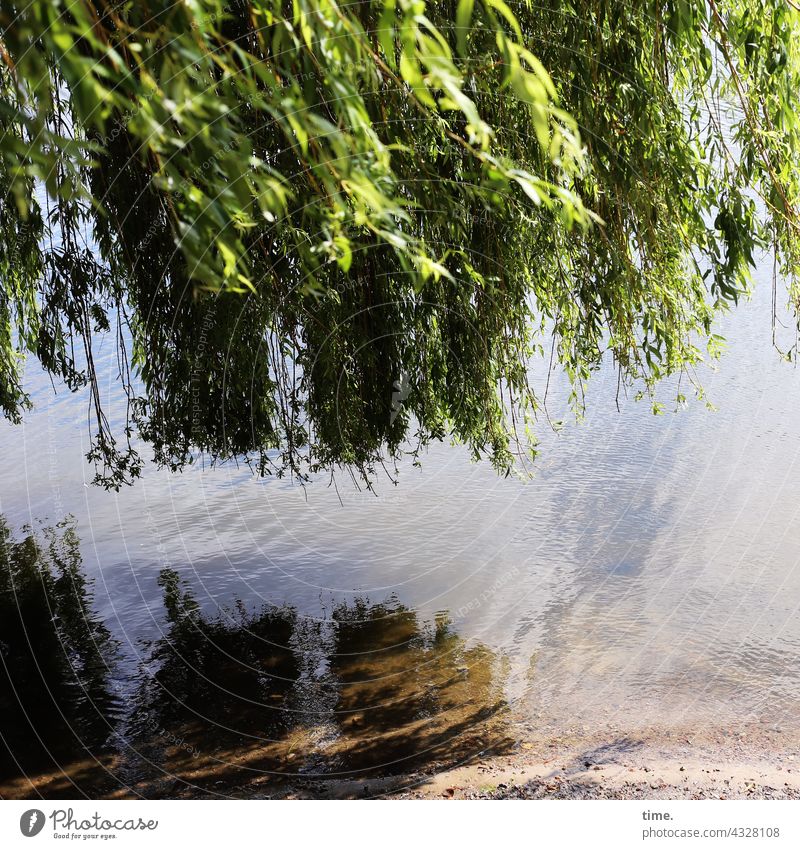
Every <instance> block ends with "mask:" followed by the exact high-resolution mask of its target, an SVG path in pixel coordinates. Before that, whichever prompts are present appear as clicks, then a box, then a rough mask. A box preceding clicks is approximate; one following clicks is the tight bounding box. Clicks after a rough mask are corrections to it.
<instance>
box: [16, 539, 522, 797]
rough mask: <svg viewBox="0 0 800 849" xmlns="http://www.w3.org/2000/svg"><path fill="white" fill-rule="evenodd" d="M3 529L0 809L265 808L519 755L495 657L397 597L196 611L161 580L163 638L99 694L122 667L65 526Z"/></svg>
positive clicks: (172, 583) (167, 574) (172, 582)
mask: <svg viewBox="0 0 800 849" xmlns="http://www.w3.org/2000/svg"><path fill="white" fill-rule="evenodd" d="M0 534H2V560H0V657H2V664H3V665H2V670H0V671H1V672H2V678H0V710H1V711H2V724H1V725H0V732H1V733H2V740H3V744H4V745H3V751H2V753H1V755H2V758H1V759H0V796H3V797H8V798H10V797H17V798H20V797H36V796H50V797H61V798H68V797H80V796H84V795H85V796H89V797H101V796H130V795H141V796H147V797H172V796H201V795H224V796H249V795H269V794H271V793H272V792H282V790H283V789H285V788H286V785H287V784H289V785H294V784H298V785H302V786H303V787H306V788H308V787H309V786H311V787H313V786H314V785H315V784H319V782H320V781H330V780H335V779H343V778H359V779H365V780H366V779H369V780H372V779H375V778H382V777H386V776H396V775H405V774H410V773H415V772H433V771H436V770H438V769H442V768H446V767H448V766H453V765H455V764H457V763H461V762H464V761H467V760H469V759H471V758H474V757H476V756H478V755H481V754H482V753H485V752H488V751H492V752H495V753H496V752H502V751H506V750H509V749H510V748H511V746H512V745H513V740H512V739H511V737H510V735H509V732H508V707H507V705H506V702H505V699H504V696H503V692H504V682H505V678H506V675H507V664H506V661H505V659H504V658H503V657H502V656H500V655H498V654H496V653H494V652H492V651H491V650H489V649H488V648H486V647H485V646H483V645H481V644H478V643H468V642H467V641H465V640H464V639H463V638H462V637H461V636H460V635H459V634H458V633H457V632H456V631H455V630H454V629H453V626H452V624H451V623H450V621H449V619H448V617H447V615H446V614H444V613H442V614H440V615H439V616H437V617H436V618H435V621H433V622H428V621H424V620H422V619H421V618H420V617H419V616H418V614H417V613H415V612H414V611H412V610H410V609H408V608H407V607H405V606H404V605H402V604H401V603H400V602H399V600H398V599H397V598H394V597H391V598H388V599H386V600H384V601H382V602H380V603H373V602H371V601H369V600H368V599H364V598H357V599H355V600H353V601H350V602H348V603H341V604H339V605H338V606H335V607H334V608H333V610H332V611H331V612H330V613H329V614H328V615H327V616H325V617H324V618H321V619H309V618H307V617H302V616H300V615H299V614H298V612H297V611H296V610H295V609H293V608H291V607H276V606H263V607H261V608H258V609H248V608H247V606H246V605H245V603H244V602H242V601H238V602H236V603H234V604H233V605H232V606H231V607H230V608H222V609H218V610H216V611H214V612H213V613H206V612H203V611H202V610H201V609H200V607H199V605H198V604H197V602H196V600H195V597H194V595H193V593H192V591H191V589H190V587H189V586H188V585H187V584H185V583H184V582H183V581H182V580H181V579H180V577H179V575H178V573H177V572H175V571H174V570H170V569H165V570H163V571H162V572H161V574H160V577H159V584H160V587H161V590H162V594H163V601H164V610H165V617H164V625H163V628H162V634H161V636H160V638H159V639H157V640H155V641H153V642H152V643H150V644H148V645H146V646H143V648H142V655H141V658H140V661H141V662H140V663H139V664H138V668H139V672H138V673H136V674H135V676H134V678H133V679H132V680H128V681H127V682H124V691H125V692H126V693H128V694H129V695H128V697H127V698H126V699H124V700H121V699H117V698H116V697H115V696H114V692H113V688H112V686H111V684H110V681H111V680H112V678H113V677H114V675H122V674H123V672H122V671H121V670H123V669H130V668H132V667H131V664H130V662H128V663H120V662H118V661H119V660H120V656H119V652H118V648H117V646H116V644H115V643H114V641H113V639H112V638H111V635H110V633H109V631H108V629H107V627H106V626H105V625H104V624H103V623H102V622H101V621H100V620H99V619H98V618H97V617H96V615H95V614H94V613H93V610H92V594H91V585H90V583H89V582H88V581H87V580H86V578H85V577H84V576H83V574H82V571H81V563H80V553H79V544H78V538H77V536H76V534H75V531H74V528H72V527H71V526H70V525H68V524H65V525H62V526H60V527H58V528H56V529H54V530H49V531H45V532H43V533H42V534H40V535H39V536H37V535H35V534H33V533H32V532H29V531H26V532H25V534H24V535H23V536H22V537H21V538H20V539H14V538H13V536H12V534H11V532H10V530H9V529H8V528H7V526H6V525H5V524H4V523H2V524H0ZM134 666H136V665H134ZM131 694H132V695H131ZM123 701H124V710H123V706H122V704H121V702H123Z"/></svg>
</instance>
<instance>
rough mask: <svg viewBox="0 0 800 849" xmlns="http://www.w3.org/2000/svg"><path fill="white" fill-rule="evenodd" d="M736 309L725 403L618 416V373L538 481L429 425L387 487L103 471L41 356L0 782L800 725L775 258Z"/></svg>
mask: <svg viewBox="0 0 800 849" xmlns="http://www.w3.org/2000/svg"><path fill="white" fill-rule="evenodd" d="M722 332H723V333H724V334H725V335H726V337H727V338H728V340H729V343H730V347H729V351H728V353H727V354H726V355H725V356H724V357H723V359H722V361H721V364H720V369H719V372H718V373H716V374H713V373H710V372H706V373H703V374H702V375H701V377H702V381H703V384H704V386H705V387H706V389H707V390H708V394H709V397H710V400H711V401H712V402H713V403H714V405H715V406H716V407H717V412H709V411H707V410H706V409H705V407H704V405H703V404H701V403H690V404H689V408H688V409H687V410H684V411H681V412H678V413H672V412H669V405H667V406H668V412H667V413H666V414H665V415H663V416H658V417H657V416H653V415H652V413H651V412H650V409H649V407H648V406H647V405H646V404H641V403H640V404H637V403H635V402H634V401H633V400H631V399H625V398H622V399H620V409H619V411H618V410H617V406H616V403H615V395H616V388H617V387H616V376H615V374H614V373H613V371H612V370H611V369H610V368H609V369H605V370H602V371H601V372H600V373H598V374H597V376H596V379H595V380H594V383H593V385H592V387H591V390H590V395H589V398H588V414H587V420H586V422H584V423H583V424H581V425H575V424H571V423H568V424H567V426H566V427H565V428H564V430H563V431H562V432H561V433H560V434H558V435H556V434H554V433H552V432H549V431H548V430H547V426H546V424H545V423H544V422H543V423H542V425H541V428H540V435H541V437H542V452H541V457H540V460H539V462H538V464H537V466H536V468H535V475H534V477H533V478H532V479H531V480H526V481H518V480H513V479H502V478H498V477H497V476H496V475H495V473H494V472H493V471H492V470H491V469H490V468H489V467H488V466H485V465H473V464H470V463H469V461H468V459H467V458H466V456H465V453H464V451H463V450H461V449H459V448H453V447H450V446H444V445H443V446H437V447H436V448H435V449H432V450H431V451H430V453H429V455H428V456H427V457H426V458H425V460H424V462H423V465H422V468H421V469H416V468H412V467H410V466H409V467H403V468H401V471H400V476H399V482H398V485H397V486H394V485H392V484H391V483H390V482H389V481H380V482H379V483H378V487H377V495H376V494H371V493H365V492H358V491H356V490H355V489H354V488H353V486H352V484H351V483H350V481H349V480H348V479H347V478H346V477H344V476H342V477H341V478H340V479H339V480H338V493H337V491H336V489H334V488H333V487H329V486H328V485H327V481H326V480H320V481H316V482H314V483H313V484H312V485H311V486H309V487H307V488H306V489H303V488H301V487H297V486H292V485H291V484H289V483H287V482H285V481H276V480H272V479H265V480H258V479H253V478H252V477H251V476H250V474H249V472H247V471H246V470H244V469H238V468H236V467H235V466H226V467H222V468H216V469H205V470H204V469H201V468H199V467H198V468H193V469H191V470H189V471H188V472H185V473H183V474H180V475H170V474H169V473H166V472H159V471H157V470H155V469H148V470H147V472H146V473H145V475H144V477H143V479H142V480H140V481H139V482H137V484H136V485H135V486H134V487H133V488H131V489H127V490H125V491H124V492H121V493H119V494H109V493H106V492H103V491H101V490H98V489H95V488H93V487H92V486H90V485H88V484H89V481H90V480H91V478H92V476H93V472H92V470H91V469H90V468H89V467H88V466H87V465H86V463H85V460H84V454H85V452H86V449H87V444H86V442H87V433H88V431H87V409H88V406H87V405H88V401H87V398H86V397H83V396H80V395H69V394H66V393H63V392H61V393H59V394H58V395H55V394H53V391H52V388H51V386H50V384H49V382H48V381H46V380H45V379H44V378H43V377H42V376H41V375H40V374H38V373H36V372H35V369H34V368H33V366H31V368H30V371H29V375H28V384H29V387H30V391H31V393H32V396H33V400H34V403H35V405H36V409H35V411H34V412H32V413H31V414H29V415H28V416H27V418H26V421H25V423H24V425H23V426H21V427H17V428H14V427H12V426H10V425H8V424H6V423H3V424H2V425H0V432H1V433H2V442H1V443H0V452H1V459H2V462H1V463H0V474H1V475H2V482H1V484H0V512H1V513H2V515H3V516H4V519H5V522H6V526H5V528H4V531H3V533H4V535H5V538H6V543H5V547H4V550H5V553H4V556H3V557H4V560H3V564H2V565H3V569H4V577H3V582H4V583H3V584H2V588H3V597H2V605H3V608H4V609H3V616H2V621H3V623H4V624H3V625H2V626H0V629H1V630H2V633H0V648H2V649H3V651H5V652H6V654H5V655H4V657H5V661H6V662H5V669H6V677H5V678H3V679H2V681H0V684H2V699H3V711H4V717H6V719H4V725H3V735H4V737H5V738H6V740H7V742H8V743H9V745H10V747H11V752H10V753H7V755H4V759H3V761H2V762H0V776H1V777H0V787H2V788H5V789H4V790H2V791H1V792H3V793H4V794H14V793H25V792H30V790H29V788H28V790H26V789H25V788H26V787H27V785H26V782H25V778H24V776H26V775H27V776H29V777H34V778H35V777H37V776H38V777H40V779H37V780H40V785H39V786H40V789H41V790H42V792H52V793H54V794H58V793H68V792H69V791H70V788H71V787H74V786H75V785H77V787H78V790H79V792H112V791H113V788H114V787H115V786H117V785H122V786H124V787H130V788H134V792H148V793H157V792H163V793H174V792H178V790H179V789H180V788H186V787H190V788H191V787H202V788H206V789H210V790H211V791H213V789H214V788H215V787H222V788H224V792H229V791H230V790H231V788H234V787H237V786H240V785H243V784H249V785H252V784H253V783H258V782H261V781H269V780H272V779H271V778H270V777H271V776H273V775H275V774H282V775H287V774H288V775H296V774H300V775H303V776H306V777H313V776H315V775H328V776H331V775H337V776H341V775H358V776H373V775H381V774H390V773H397V772H404V771H411V770H413V769H419V768H435V767H437V766H441V765H443V764H447V763H453V762H457V761H460V760H464V759H466V758H470V757H473V756H475V755H476V754H478V753H480V752H483V751H485V750H492V751H496V752H497V751H501V752H502V751H511V750H512V749H513V747H514V746H515V745H517V744H518V743H519V739H520V732H519V730H518V729H519V728H520V723H522V726H523V727H525V728H526V729H527V730H526V733H530V731H531V729H534V730H538V732H539V733H541V734H542V735H546V734H557V733H559V732H560V731H561V730H563V729H567V728H569V729H575V728H581V727H584V728H586V727H591V728H597V727H607V728H609V729H613V731H614V733H615V734H636V733H639V732H641V731H642V730H643V729H645V728H661V729H666V730H667V731H669V730H670V729H680V728H683V727H686V726H692V727H701V726H703V725H706V726H709V727H714V726H719V727H722V726H724V725H725V724H726V723H730V722H733V721H738V720H746V721H752V722H756V723H763V724H764V726H765V727H766V726H769V727H770V728H775V729H779V730H780V731H782V732H784V733H785V732H791V731H792V730H795V731H796V730H797V729H798V728H800V721H799V720H800V709H799V707H798V696H799V695H800V666H799V665H798V652H800V617H798V615H797V613H798V606H800V570H798V569H797V565H798V555H799V554H800V525H799V524H798V523H797V521H796V512H797V509H798V504H800V497H798V496H800V475H799V474H798V471H800V469H798V465H797V459H798V446H799V445H800V437H799V435H798V413H800V394H799V393H798V388H800V387H799V383H798V382H799V381H800V374H798V371H797V370H796V369H795V368H794V367H793V366H791V365H788V364H786V363H784V362H781V361H780V359H779V357H778V355H777V353H776V352H775V351H774V349H773V348H772V347H771V291H770V285H769V281H768V280H764V281H761V286H760V287H759V288H758V289H757V294H756V296H755V298H754V300H753V301H752V302H750V303H747V304H744V305H743V306H742V307H741V308H740V309H739V310H738V311H737V312H736V313H734V314H733V315H732V316H730V317H729V318H728V319H727V320H726V321H725V322H724V326H723V328H722ZM98 367H99V368H101V369H104V371H103V372H102V374H103V379H104V380H105V382H106V387H107V390H108V393H109V397H112V396H113V395H114V379H115V374H116V367H115V360H114V356H113V351H112V350H111V349H110V348H109V349H108V350H107V351H106V358H105V359H104V360H103V365H101V366H98ZM542 385H543V378H542ZM389 391H391V390H389ZM687 394H689V393H687ZM665 400H668V398H666V396H665ZM549 407H550V412H551V416H552V417H553V418H554V419H555V418H564V417H566V416H567V413H566V410H565V404H564V398H563V387H560V386H558V385H556V386H555V387H554V388H553V390H552V395H551V399H550V404H549ZM66 517H71V518H69V519H68V521H67V522H66V524H64V523H63V520H64V519H65V518H66ZM59 523H62V524H61V526H60V527H58V525H59ZM25 525H30V526H31V529H30V530H26V529H25V527H24V526H25ZM48 527H49V528H53V530H52V531H47V530H46V529H47V528H48ZM43 576H47V577H46V579H44V578H43ZM31 633H33V634H36V635H37V641H38V642H36V644H35V645H34V644H28V642H27V637H26V635H30V634H31ZM15 646H23V648H22V649H20V650H19V651H18V650H16V649H14V648H10V647H15ZM41 655H44V656H45V657H46V658H47V659H48V661H47V663H46V664H44V665H41V666H39V665H37V658H39V657H40V656H41ZM9 658H10V660H9ZM9 664H10V665H9ZM33 667H36V669H37V670H38V674H36V673H34V672H33V671H32V669H33ZM26 670H27V671H26ZM30 705H36V706H38V707H37V710H38V713H37V712H36V711H33V712H32V711H31V709H30ZM55 715H57V716H58V721H57V722H56V721H52V716H55ZM31 717H33V719H31ZM42 724H44V725H47V727H48V729H49V733H50V735H51V736H50V737H47V735H45V737H44V739H43V738H42V735H41V734H38V732H37V729H38V728H39V727H40V726H41V725H42ZM34 739H35V741H38V742H36V745H33V744H32V743H31V741H32V740H34ZM42 788H43V789H42ZM87 788H90V789H87ZM220 792H223V791H222V790H221V791H220Z"/></svg>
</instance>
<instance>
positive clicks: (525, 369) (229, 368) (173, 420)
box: [0, 0, 800, 486]
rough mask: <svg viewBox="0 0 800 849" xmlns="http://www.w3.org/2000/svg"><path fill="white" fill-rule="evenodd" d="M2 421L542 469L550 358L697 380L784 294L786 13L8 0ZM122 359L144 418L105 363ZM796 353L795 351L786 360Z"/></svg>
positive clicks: (642, 7) (792, 45)
mask: <svg viewBox="0 0 800 849" xmlns="http://www.w3.org/2000/svg"><path fill="white" fill-rule="evenodd" d="M0 9H1V10H2V12H1V13H0V26H1V27H2V35H1V36H0V56H1V57H2V62H0V115H1V118H2V128H3V132H2V138H0V183H1V184H2V185H1V186H0V196H1V197H0V230H2V240H1V243H0V274H2V289H0V334H1V338H0V373H1V375H2V377H0V404H1V405H2V408H3V411H4V413H5V415H6V416H7V417H9V418H11V419H12V420H19V418H20V416H21V415H22V413H23V411H24V409H25V406H26V404H27V403H28V401H27V398H26V395H25V392H24V387H23V385H22V383H23V382H22V380H21V377H20V374H21V362H22V358H23V357H24V356H25V355H26V354H27V355H28V356H32V357H35V358H37V359H38V360H39V362H40V363H41V364H42V366H43V367H44V368H45V369H46V370H47V371H48V372H49V373H51V374H52V375H53V376H54V378H55V379H57V380H58V381H61V382H63V383H64V384H66V385H67V386H68V387H69V388H70V389H78V388H80V387H84V386H87V385H88V387H89V393H90V397H91V404H92V411H93V414H94V421H95V422H96V427H93V449H92V452H91V457H92V458H93V459H94V460H95V461H96V462H97V464H98V480H100V481H103V482H105V483H106V484H110V485H115V486H116V485H119V484H120V483H121V482H123V481H127V480H130V478H132V477H134V476H135V475H136V474H137V473H138V471H139V469H140V467H141V460H140V457H139V454H138V453H137V450H136V449H137V446H141V445H142V444H143V443H142V442H141V441H140V440H143V441H144V443H149V444H150V445H151V446H152V448H153V450H154V454H155V459H156V460H157V461H158V462H159V463H162V464H165V465H168V466H170V467H172V468H180V467H182V466H183V465H185V464H186V463H189V462H192V460H193V459H194V458H195V457H197V456H199V455H200V454H201V453H204V454H208V455H211V456H212V457H214V458H226V457H232V456H236V457H247V458H248V459H249V460H250V461H251V462H252V463H253V464H254V465H255V466H256V467H257V468H258V469H259V470H260V471H261V472H270V471H276V472H278V473H284V472H289V473H291V474H294V475H301V476H302V475H307V474H308V473H309V472H312V471H315V470H319V469H331V468H334V467H336V466H339V465H344V466H349V467H351V468H355V469H358V470H359V471H360V472H361V473H363V474H364V475H365V476H367V477H369V474H370V472H371V470H373V469H374V467H375V464H376V463H379V462H382V461H383V460H384V459H386V458H389V459H391V458H395V457H397V456H399V455H400V454H402V453H403V452H405V451H410V452H412V453H413V452H416V451H419V449H420V448H421V447H422V446H424V445H425V444H426V443H428V442H429V441H430V440H432V439H440V438H446V437H448V436H449V437H451V438H453V439H456V440H458V441H460V442H463V443H466V444H467V445H468V446H469V448H470V449H471V451H472V453H473V454H474V455H475V456H476V457H481V456H488V457H489V458H490V459H491V461H492V462H493V463H494V464H496V465H497V466H498V468H500V469H508V468H509V467H511V466H512V465H513V464H514V462H515V457H516V456H517V448H518V447H519V446H522V447H523V448H524V450H535V449H533V448H532V446H533V445H534V444H535V440H534V438H533V434H532V433H531V427H532V425H533V423H534V422H535V419H536V415H537V410H539V409H540V407H541V404H542V397H541V392H539V393H538V394H537V392H536V391H535V389H536V388H535V387H533V386H532V385H531V382H530V380H529V366H530V363H531V360H532V358H535V357H537V356H544V357H547V358H549V359H551V360H552V363H553V367H554V368H560V369H562V370H563V371H565V372H566V373H567V375H568V376H569V379H570V380H571V381H572V385H573V387H574V397H575V400H576V403H577V404H580V398H581V394H582V389H583V385H584V383H585V381H586V380H587V379H588V377H589V375H590V373H591V372H592V370H593V369H594V368H596V366H597V365H598V364H599V362H600V361H601V359H602V358H603V357H609V358H613V361H614V362H615V363H616V365H617V367H618V369H619V375H620V381H621V382H622V383H624V384H625V385H637V386H638V387H639V388H640V389H641V390H643V391H644V392H645V393H651V392H652V390H653V387H654V386H655V384H656V383H657V382H658V381H659V380H660V379H661V378H663V377H665V376H666V375H670V374H675V373H682V374H685V375H686V376H687V377H688V378H689V379H691V380H693V379H694V378H693V375H694V370H695V368H696V366H697V364H698V363H699V362H700V361H701V360H702V359H703V358H704V357H705V356H707V355H708V351H709V349H710V352H711V353H712V354H713V353H714V351H715V348H716V346H717V344H718V337H717V336H715V334H714V332H713V328H714V325H713V321H714V318H715V315H716V313H718V312H719V311H720V310H721V309H724V308H726V307H727V306H728V305H730V304H732V303H735V302H736V301H737V299H738V298H739V297H740V295H741V294H742V293H744V292H746V291H747V288H748V285H749V272H750V269H751V267H752V265H753V258H754V255H755V254H756V253H757V252H758V251H760V250H762V249H770V250H772V251H773V253H774V259H775V267H776V273H779V274H780V275H782V276H784V277H785V279H786V280H788V283H789V292H790V304H791V303H796V302H797V297H798V290H797V287H796V283H795V280H796V273H797V270H798V249H797V240H796V238H795V236H796V233H797V228H798V217H797V203H798V187H799V185H800V179H799V175H798V165H797V163H798V162H800V159H798V157H799V156H800V138H798V127H797V119H796V111H795V103H794V100H793V99H794V95H795V93H796V92H797V91H800V57H799V56H798V50H799V49H800V38H799V37H798V36H800V31H799V30H800V20H799V18H800V13H798V11H797V10H796V9H795V6H794V4H793V3H792V2H789V0H640V2H636V3H620V2H618V0H563V2H555V0H541V2H537V3H535V4H534V3H533V2H531V0H527V2H514V3H512V2H511V0H508V3H506V2H503V0H457V2H456V0H437V2H435V3H433V2H432V3H426V2H424V0H360V2H350V3H338V2H335V0H294V2H287V0H233V2H223V0H180V2H171V0H137V2H135V3H130V2H122V0H19V2H10V0H2V2H0ZM104 334H110V335H112V336H113V337H114V338H115V339H116V343H117V346H118V358H119V365H120V380H121V381H122V383H123V385H124V387H125V390H126V392H127V396H128V415H127V420H126V421H123V423H122V425H120V426H119V427H117V426H116V425H115V424H114V421H113V420H112V419H110V418H108V417H107V415H106V411H105V410H104V409H103V405H102V402H101V394H100V391H99V388H98V376H97V371H96V368H95V365H94V357H93V348H94V347H95V346H96V344H97V339H98V338H99V337H102V336H103V335H104ZM790 353H791V352H790Z"/></svg>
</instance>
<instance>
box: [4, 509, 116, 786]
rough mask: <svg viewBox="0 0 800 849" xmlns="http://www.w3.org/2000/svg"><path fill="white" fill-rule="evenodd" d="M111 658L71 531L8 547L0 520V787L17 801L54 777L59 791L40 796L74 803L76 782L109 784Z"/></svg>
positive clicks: (28, 535)
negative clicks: (4, 784)
mask: <svg viewBox="0 0 800 849" xmlns="http://www.w3.org/2000/svg"><path fill="white" fill-rule="evenodd" d="M114 654H115V646H114V643H113V641H112V640H111V637H110V635H109V632H108V630H107V629H106V627H105V626H104V625H103V624H102V623H101V622H100V621H99V620H98V619H97V618H96V616H95V615H94V613H93V611H92V595H91V587H90V584H89V583H88V582H87V580H86V578H85V577H84V575H83V574H82V572H81V559H80V550H79V541H78V537H77V535H76V533H75V530H74V528H73V527H72V525H71V524H70V523H69V522H62V523H61V524H59V525H58V526H56V528H54V529H47V530H45V531H43V532H42V534H41V535H39V536H37V535H36V534H34V533H33V532H32V531H31V530H30V529H27V528H26V530H25V535H24V536H23V537H22V538H20V539H15V538H14V536H13V535H12V532H11V530H10V529H9V527H8V525H7V523H6V522H5V520H4V519H3V518H2V517H0V716H1V717H2V722H0V735H1V736H2V743H3V745H0V780H3V781H7V780H9V779H16V780H18V782H20V784H19V788H18V791H19V792H21V793H23V794H24V793H30V785H29V784H27V782H26V781H25V780H24V777H25V776H29V777H31V778H34V777H36V776H40V775H42V774H44V773H48V772H49V773H51V774H52V773H55V774H58V775H59V776H60V783H59V782H58V781H57V782H56V785H58V786H50V787H49V789H47V788H45V790H44V792H53V793H56V794H58V793H60V792H63V791H67V792H68V793H69V792H70V791H71V794H72V795H74V794H75V788H74V787H73V785H72V784H71V780H73V779H74V777H75V776H76V775H77V774H78V773H79V772H81V774H86V773H88V775H87V776H86V777H87V780H88V781H91V782H96V781H98V780H99V781H101V782H104V781H107V780H108V778H109V776H108V774H107V773H106V771H105V770H104V769H102V768H101V767H100V761H101V760H102V759H103V758H104V757H105V756H106V755H107V754H108V751H109V746H108V743H109V739H110V737H111V735H112V727H113V724H114V722H115V721H116V719H117V717H118V704H117V702H116V700H115V698H114V696H113V694H112V691H111V688H110V685H109V663H110V662H111V661H112V660H113V658H114ZM96 759H97V760H96ZM79 762H80V764H82V765H79ZM61 769H63V770H64V772H65V773H67V777H66V778H65V777H64V776H63V775H60V770H61ZM12 792H13V790H9V789H8V788H5V793H4V795H6V794H11V793H12Z"/></svg>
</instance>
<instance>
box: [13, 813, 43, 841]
mask: <svg viewBox="0 0 800 849" xmlns="http://www.w3.org/2000/svg"><path fill="white" fill-rule="evenodd" d="M44 822H45V816H44V814H43V813H42V811H39V810H37V809H36V808H31V809H30V810H29V811H25V813H24V814H23V815H22V816H21V817H20V818H19V830H20V831H21V832H22V833H23V834H24V835H25V837H36V835H37V834H38V833H39V832H40V831H41V830H42V829H43V828H44Z"/></svg>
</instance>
